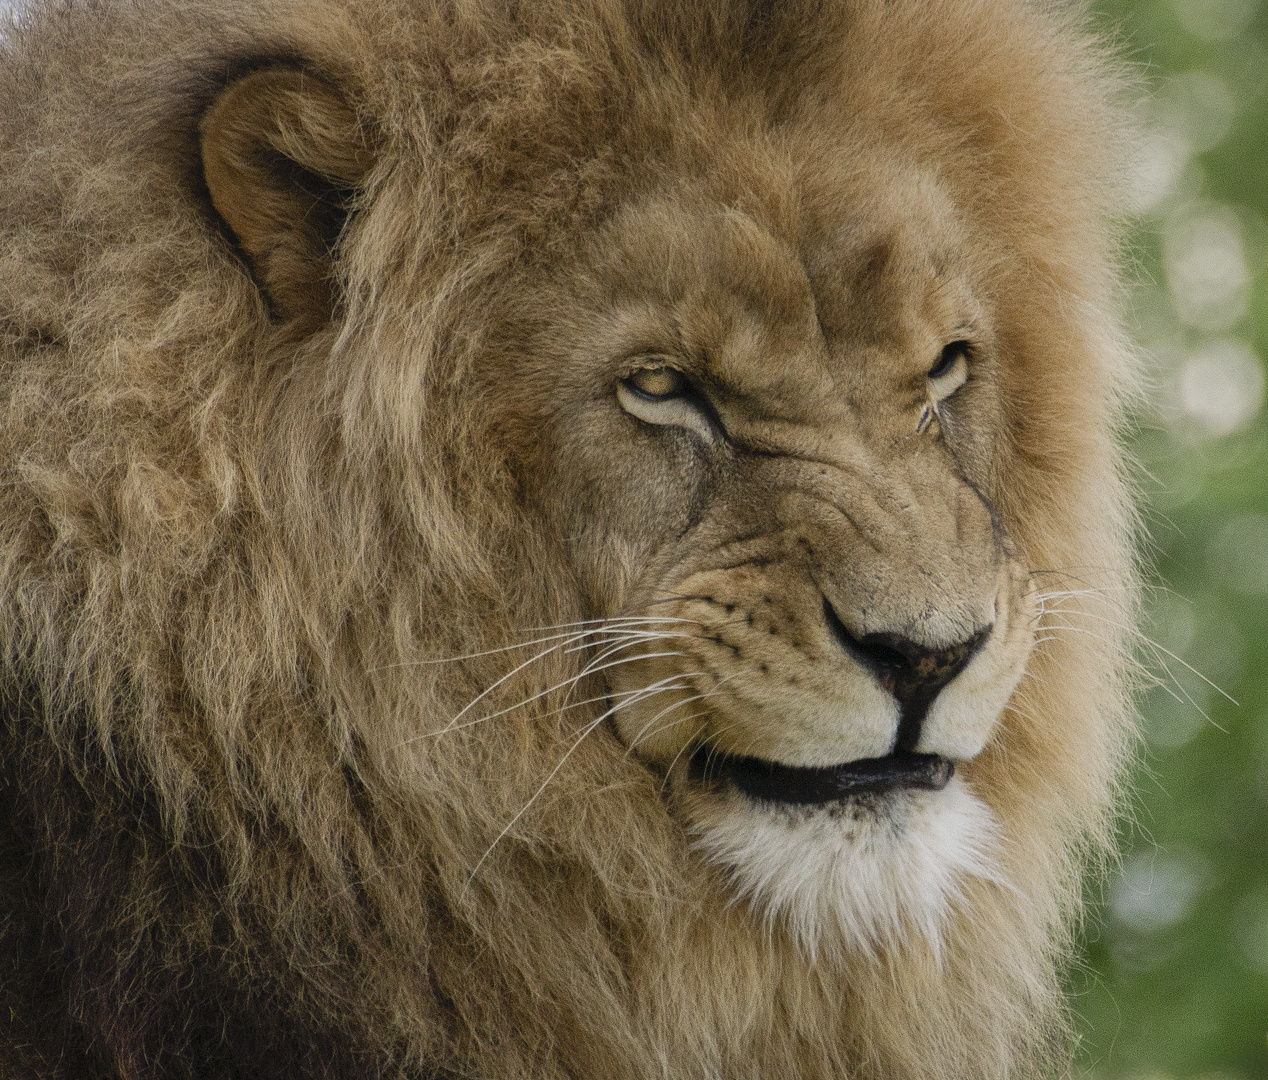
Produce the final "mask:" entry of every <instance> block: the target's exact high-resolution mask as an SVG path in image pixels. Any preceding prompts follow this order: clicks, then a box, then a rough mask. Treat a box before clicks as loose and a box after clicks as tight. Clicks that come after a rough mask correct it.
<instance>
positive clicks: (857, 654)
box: [823, 597, 991, 753]
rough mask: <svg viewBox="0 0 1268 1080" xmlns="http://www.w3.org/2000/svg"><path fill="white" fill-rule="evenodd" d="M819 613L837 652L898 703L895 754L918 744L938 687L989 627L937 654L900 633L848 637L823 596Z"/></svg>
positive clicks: (951, 676)
mask: <svg viewBox="0 0 1268 1080" xmlns="http://www.w3.org/2000/svg"><path fill="white" fill-rule="evenodd" d="M823 612H824V616H825V617H826V619H827V621H828V627H829V629H831V630H832V633H833V634H834V635H835V636H836V639H837V640H838V641H839V642H840V643H841V645H842V647H843V648H844V649H845V651H846V652H848V653H849V654H850V655H851V656H852V657H854V659H855V660H857V661H858V662H859V663H860V664H862V665H863V666H864V667H866V668H867V669H868V670H869V671H871V672H872V674H873V675H874V676H875V677H876V681H877V682H879V683H880V684H881V685H882V686H883V687H885V689H886V690H888V691H889V692H890V693H891V694H893V695H894V697H896V698H897V699H898V707H899V721H898V740H897V743H896V744H895V746H894V751H895V752H896V753H910V752H911V751H912V750H914V749H915V748H916V743H917V742H919V741H920V727H921V725H922V724H923V723H924V719H925V713H927V712H928V711H929V706H930V705H932V704H933V699H934V698H936V697H937V696H938V694H939V693H941V691H942V688H943V687H944V686H946V685H947V683H949V682H950V681H951V680H952V679H954V678H955V677H956V676H957V675H958V674H959V673H960V672H961V671H962V670H964V666H965V665H966V664H967V663H968V662H969V661H970V660H971V659H972V658H973V654H974V653H975V652H977V650H978V649H979V648H980V647H981V645H982V642H984V641H985V640H986V637H987V635H988V634H989V633H990V632H991V628H990V627H989V626H988V627H986V629H984V630H979V631H978V632H977V633H976V634H974V635H973V636H972V637H970V638H966V639H965V640H964V641H961V642H958V643H956V644H955V645H949V646H947V647H945V648H941V649H931V648H929V647H928V646H926V645H920V644H918V643H917V642H914V641H911V640H910V639H908V638H905V637H903V636H901V635H900V634H864V635H863V636H862V637H855V636H854V635H853V634H852V633H850V631H849V629H848V628H847V627H846V625H845V623H843V622H842V621H841V620H840V618H839V617H838V616H837V613H836V611H835V610H834V609H833V607H832V604H831V603H830V602H829V601H828V599H827V597H824V600H823Z"/></svg>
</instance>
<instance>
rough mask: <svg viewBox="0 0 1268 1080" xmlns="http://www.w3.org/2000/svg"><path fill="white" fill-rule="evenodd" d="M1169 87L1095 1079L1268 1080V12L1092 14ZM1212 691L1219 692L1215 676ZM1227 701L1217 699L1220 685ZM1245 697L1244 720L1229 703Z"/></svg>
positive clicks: (1151, 107)
mask: <svg viewBox="0 0 1268 1080" xmlns="http://www.w3.org/2000/svg"><path fill="white" fill-rule="evenodd" d="M1093 15H1094V18H1095V20H1096V22H1097V24H1098V25H1099V26H1100V27H1102V28H1103V29H1104V30H1105V31H1106V32H1108V33H1109V34H1110V36H1111V37H1112V38H1114V39H1115V40H1117V41H1118V43H1119V44H1120V48H1121V51H1122V53H1123V54H1124V55H1125V56H1126V57H1127V58H1128V59H1129V60H1130V61H1132V62H1133V63H1134V64H1135V65H1137V69H1138V71H1139V72H1140V74H1141V76H1142V78H1143V80H1144V82H1145V83H1146V84H1147V87H1148V90H1149V104H1148V105H1147V106H1145V107H1144V108H1145V112H1146V117H1145V119H1146V121H1147V124H1148V128H1147V130H1148V135H1147V138H1146V141H1145V143H1144V146H1143V147H1142V150H1141V153H1140V155H1139V159H1138V161H1137V162H1136V163H1135V165H1134V168H1135V172H1136V176H1137V187H1136V191H1137V197H1138V203H1139V205H1138V207H1137V209H1138V210H1139V211H1140V212H1141V218H1140V220H1139V225H1138V228H1137V231H1136V234H1135V236H1134V238H1133V245H1132V248H1131V256H1132V258H1133V260H1134V262H1133V271H1134V274H1133V276H1134V278H1135V281H1136V284H1135V286H1134V288H1133V289H1132V292H1131V295H1130V297H1129V310H1128V325H1129V328H1130V329H1131V331H1132V332H1133V333H1134V335H1135V336H1136V338H1137V339H1138V340H1139V341H1140V343H1141V345H1142V347H1143V348H1144V349H1145V351H1146V355H1147V358H1148V367H1149V370H1150V373H1151V378H1150V384H1149V387H1148V401H1147V403H1143V404H1142V406H1141V409H1140V415H1139V416H1138V428H1137V432H1136V436H1135V439H1136V449H1137V453H1138V456H1139V458H1140V460H1141V462H1142V464H1143V466H1144V469H1145V472H1146V475H1145V476H1144V477H1143V479H1142V487H1143V488H1144V491H1145V494H1146V496H1147V508H1146V515H1147V518H1148V525H1149V529H1150V533H1151V538H1152V547H1153V552H1152V553H1153V556H1154V566H1155V574H1154V576H1153V581H1152V586H1151V589H1150V591H1149V595H1148V597H1147V599H1146V615H1147V625H1146V633H1147V634H1148V636H1149V638H1151V639H1152V642H1153V644H1150V643H1148V642H1144V641H1142V642H1141V643H1140V647H1139V650H1138V654H1139V656H1140V659H1141V661H1142V664H1143V666H1144V667H1145V668H1146V669H1147V670H1148V672H1149V674H1150V675H1151V676H1156V677H1157V679H1158V683H1159V685H1157V686H1154V687H1153V688H1152V689H1150V690H1149V691H1148V692H1147V693H1146V695H1145V697H1144V699H1143V702H1142V714H1143V720H1144V735H1145V752H1144V757H1143V761H1142V763H1141V765H1140V767H1139V768H1138V770H1137V772H1136V775H1135V777H1134V793H1135V802H1134V807H1133V814H1132V817H1131V819H1130V820H1129V821H1128V822H1127V823H1126V824H1125V825H1124V835H1123V840H1124V844H1125V855H1124V859H1123V862H1122V865H1121V867H1120V868H1119V869H1118V871H1117V872H1116V873H1115V874H1114V875H1113V876H1112V877H1111V878H1110V880H1109V882H1108V883H1107V884H1106V885H1105V886H1104V887H1103V888H1098V890H1097V894H1096V895H1095V896H1094V897H1093V898H1092V899H1093V900H1094V901H1095V902H1096V903H1097V907H1096V908H1095V909H1094V911H1095V914H1094V915H1093V916H1092V917H1091V919H1090V920H1089V922H1088V924H1087V927H1086V933H1085V958H1084V965H1083V966H1082V968H1081V969H1080V970H1079V971H1078V972H1076V974H1075V976H1074V979H1073V982H1074V987H1073V989H1074V991H1075V999H1074V1000H1075V1010H1076V1013H1077V1015H1078V1022H1079V1026H1080V1030H1081V1032H1082V1043H1081V1052H1080V1064H1079V1068H1078V1070H1077V1072H1076V1075H1078V1076H1083V1077H1091V1078H1095V1080H1120V1078H1121V1080H1189V1078H1202V1080H1216V1078H1219V1080H1257V1078H1262V1077H1268V677H1266V676H1268V664H1266V663H1265V661H1266V659H1268V656H1266V653H1268V417H1265V416H1264V415H1262V414H1261V405H1262V403H1263V398H1264V373H1263V367H1262V358H1263V357H1265V356H1268V224H1266V218H1268V0H1094V4H1093ZM1197 673H1200V674H1201V676H1205V677H1206V678H1207V679H1210V680H1211V683H1214V684H1215V685H1214V686H1212V685H1210V684H1208V683H1207V682H1206V681H1204V679H1203V678H1201V677H1199V675H1198V674H1197ZM1217 687H1218V689H1217ZM1220 691H1224V692H1226V693H1227V694H1228V695H1229V696H1230V697H1231V698H1233V699H1235V700H1236V702H1237V704H1234V703H1233V701H1230V700H1228V698H1226V697H1225V696H1224V695H1223V694H1222V693H1221V692H1220Z"/></svg>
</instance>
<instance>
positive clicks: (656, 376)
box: [616, 365, 720, 442]
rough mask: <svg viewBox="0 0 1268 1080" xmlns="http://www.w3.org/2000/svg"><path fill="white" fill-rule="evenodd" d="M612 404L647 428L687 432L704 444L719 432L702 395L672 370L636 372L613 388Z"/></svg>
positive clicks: (658, 368) (659, 368)
mask: <svg viewBox="0 0 1268 1080" xmlns="http://www.w3.org/2000/svg"><path fill="white" fill-rule="evenodd" d="M616 400H617V401H618V402H619V403H620V406H621V408H623V409H624V410H625V411H626V412H627V413H629V414H630V415H631V416H636V417H638V419H640V420H642V421H644V422H645V423H648V424H659V425H663V426H670V427H681V428H687V429H688V430H690V431H694V432H695V433H696V434H697V435H699V436H700V437H701V438H702V439H704V440H705V442H713V440H714V438H715V437H716V436H717V435H718V433H719V431H720V425H719V423H718V418H717V414H716V413H715V412H714V411H713V409H712V407H711V406H710V404H709V402H708V401H707V399H706V398H705V397H704V395H703V394H702V393H701V392H700V391H699V390H697V389H696V388H695V387H694V386H692V384H691V382H690V380H688V378H687V376H686V375H684V374H683V373H682V372H681V371H679V370H677V369H676V368H671V367H668V366H667V365H660V366H657V367H645V368H639V369H638V370H637V371H634V372H631V373H630V374H629V375H627V376H626V377H625V378H624V379H622V380H621V381H620V382H619V383H617V384H616Z"/></svg>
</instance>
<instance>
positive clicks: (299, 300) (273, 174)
mask: <svg viewBox="0 0 1268 1080" xmlns="http://www.w3.org/2000/svg"><path fill="white" fill-rule="evenodd" d="M202 159H203V175H204V176H205V177H206V181H207V189H208V191H209V192H210V193H211V201H212V204H213V205H214V206H215V208H216V210H217V211H218V212H219V214H220V216H221V217H223V218H224V220H225V222H226V223H227V224H228V226H229V228H230V229H232V230H233V233H234V235H235V236H236V237H237V238H238V242H239V243H240V244H241V245H242V248H243V250H244V251H245V252H246V253H247V255H248V256H249V257H250V260H251V264H252V268H253V269H254V271H255V275H256V279H257V281H259V283H260V285H261V287H262V288H263V289H264V291H265V292H266V294H267V295H268V297H269V300H270V302H271V304H272V306H273V309H274V311H275V312H276V313H277V315H278V316H280V317H281V318H283V319H287V320H289V321H292V322H294V323H296V324H297V325H298V328H299V329H300V330H314V329H316V328H318V327H320V326H322V325H324V324H325V323H326V322H327V321H329V319H330V316H331V311H332V307H333V303H334V282H333V280H332V268H333V252H334V249H335V245H336V243H337V242H338V239H339V235H340V232H341V230H342V229H343V226H344V223H345V221H346V220H347V216H348V206H349V203H350V200H351V197H352V195H353V193H354V192H355V190H356V188H357V186H358V185H359V184H360V182H361V181H362V179H363V178H364V177H365V174H366V172H367V171H368V169H369V167H370V161H371V156H370V153H369V150H368V149H367V147H366V144H365V141H364V135H363V132H362V129H361V126H360V125H359V123H358V122H357V115H356V112H355V111H354V110H353V109H352V108H351V107H350V106H349V105H348V103H347V102H345V101H344V100H343V99H342V98H341V97H340V96H339V95H338V94H336V93H335V92H334V91H333V90H331V89H330V88H329V87H328V86H326V85H324V84H323V83H321V82H319V81H318V80H316V79H314V78H312V77H311V76H308V75H305V74H303V73H302V72H299V71H295V70H291V69H270V70H265V71H257V72H254V73H252V74H250V75H247V76H244V77H243V78H241V79H239V80H238V81H237V82H234V83H232V84H231V85H230V86H229V87H228V88H227V89H226V90H224V91H223V93H221V95H220V97H219V98H217V99H216V102H215V103H214V104H213V105H212V107H211V109H210V111H209V112H208V113H207V115H206V117H205V118H204V120H203V124H202Z"/></svg>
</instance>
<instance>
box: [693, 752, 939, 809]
mask: <svg viewBox="0 0 1268 1080" xmlns="http://www.w3.org/2000/svg"><path fill="white" fill-rule="evenodd" d="M690 770H691V776H692V778H693V779H695V780H697V781H699V782H701V783H705V784H711V785H714V784H719V783H723V782H727V781H729V782H730V783H732V784H733V785H735V787H737V788H738V789H739V790H740V791H742V792H744V793H745V794H746V795H750V796H752V797H753V798H755V799H762V800H765V801H767V802H775V803H787V804H789V805H793V806H817V805H821V804H823V803H828V802H836V801H837V800H840V799H848V798H853V797H855V796H859V795H884V794H887V793H889V792H892V791H899V790H917V791H941V790H942V789H943V788H944V787H946V786H947V784H949V783H950V782H951V777H952V776H953V775H955V762H953V761H951V759H950V758H944V757H942V756H940V755H938V754H912V753H896V754H887V755H886V756H885V757H879V758H864V759H861V760H859V761H847V762H844V763H843V764H841V765H830V766H828V767H827V768H801V767H798V766H796V765H781V764H779V763H778V762H774V761H766V760H764V759H762V758H754V757H741V756H740V755H737V754H721V753H718V752H717V751H716V750H714V749H712V748H710V747H708V746H702V747H700V749H698V750H697V751H696V752H695V753H694V754H692V756H691V765H690Z"/></svg>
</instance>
